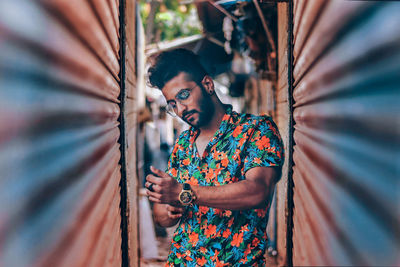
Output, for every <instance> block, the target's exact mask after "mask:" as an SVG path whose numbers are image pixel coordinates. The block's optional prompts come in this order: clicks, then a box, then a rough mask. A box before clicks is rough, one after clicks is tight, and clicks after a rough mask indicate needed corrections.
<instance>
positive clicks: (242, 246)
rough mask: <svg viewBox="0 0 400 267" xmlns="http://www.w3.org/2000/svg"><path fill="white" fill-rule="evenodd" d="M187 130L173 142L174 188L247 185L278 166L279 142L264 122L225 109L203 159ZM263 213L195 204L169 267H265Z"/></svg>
mask: <svg viewBox="0 0 400 267" xmlns="http://www.w3.org/2000/svg"><path fill="white" fill-rule="evenodd" d="M198 134H199V130H196V129H195V128H193V127H192V128H190V129H189V130H187V131H184V132H182V134H181V135H180V136H179V138H178V139H177V141H176V143H175V146H174V149H173V151H172V154H171V156H170V159H169V162H168V169H167V173H168V174H169V175H171V176H172V177H174V178H176V179H177V181H178V182H180V183H184V182H187V183H189V184H192V185H201V186H220V185H224V184H229V183H234V182H238V181H241V180H243V179H245V173H246V171H248V170H249V169H251V168H254V167H259V166H265V167H270V166H281V165H282V164H283V158H284V152H283V146H282V140H281V138H280V136H279V132H278V130H277V128H276V125H275V124H274V122H273V121H272V119H271V118H270V117H268V116H255V115H250V114H239V113H237V112H234V111H232V109H231V107H229V108H228V109H227V113H226V114H225V115H224V117H223V119H222V122H221V125H220V128H219V129H218V131H217V132H216V133H215V135H214V136H213V138H212V139H211V141H210V142H209V144H208V145H207V147H206V149H205V151H204V154H203V158H201V157H200V155H199V152H198V151H197V148H196V145H195V140H196V138H197V136H198ZM268 210H269V206H267V207H266V208H265V209H251V210H241V211H239V210H222V209H216V208H211V207H205V206H199V205H197V204H194V205H191V206H188V207H186V210H185V213H184V216H182V219H181V221H180V222H179V223H180V224H179V226H178V227H177V229H176V231H175V234H174V236H173V239H172V245H171V251H170V254H169V256H168V262H167V266H232V265H233V264H235V266H263V265H265V259H264V254H265V249H266V245H267V240H266V237H267V236H266V227H267V220H268Z"/></svg>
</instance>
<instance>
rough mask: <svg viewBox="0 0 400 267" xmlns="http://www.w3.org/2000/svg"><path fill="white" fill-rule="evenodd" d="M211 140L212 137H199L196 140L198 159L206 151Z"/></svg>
mask: <svg viewBox="0 0 400 267" xmlns="http://www.w3.org/2000/svg"><path fill="white" fill-rule="evenodd" d="M211 138H212V136H199V137H198V138H197V139H196V142H195V144H196V148H197V151H198V152H199V156H200V157H203V154H204V151H205V150H206V147H207V145H208V144H209V142H210V139H211Z"/></svg>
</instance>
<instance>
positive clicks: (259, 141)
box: [244, 116, 284, 173]
mask: <svg viewBox="0 0 400 267" xmlns="http://www.w3.org/2000/svg"><path fill="white" fill-rule="evenodd" d="M245 153H246V154H245V158H244V172H245V173H246V172H247V171H248V170H250V169H251V168H254V167H273V166H282V165H283V161H284V149H283V144H282V139H281V137H280V135H279V131H278V128H277V127H276V125H275V123H274V122H273V121H272V119H271V118H270V117H267V116H264V117H262V119H261V120H260V122H259V123H258V125H257V126H256V128H255V130H254V132H253V134H252V135H251V138H250V140H249V141H248V142H247V144H246V152H245Z"/></svg>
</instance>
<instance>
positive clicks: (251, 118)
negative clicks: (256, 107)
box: [237, 113, 273, 126]
mask: <svg viewBox="0 0 400 267" xmlns="http://www.w3.org/2000/svg"><path fill="white" fill-rule="evenodd" d="M263 122H273V120H272V118H271V117H270V116H268V115H266V114H262V115H254V114H250V113H237V124H238V126H239V125H253V126H257V125H259V124H260V123H263Z"/></svg>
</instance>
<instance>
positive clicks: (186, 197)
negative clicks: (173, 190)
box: [179, 191, 192, 204]
mask: <svg viewBox="0 0 400 267" xmlns="http://www.w3.org/2000/svg"><path fill="white" fill-rule="evenodd" d="M179 198H180V200H181V202H182V203H184V204H188V203H190V202H191V201H192V193H191V192H185V191H184V192H182V193H181V195H180V196H179Z"/></svg>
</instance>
